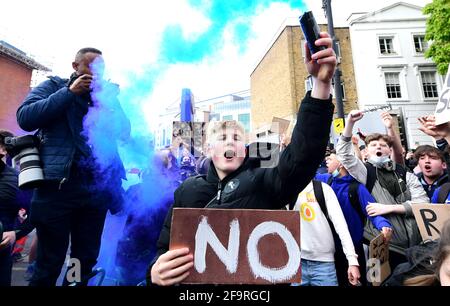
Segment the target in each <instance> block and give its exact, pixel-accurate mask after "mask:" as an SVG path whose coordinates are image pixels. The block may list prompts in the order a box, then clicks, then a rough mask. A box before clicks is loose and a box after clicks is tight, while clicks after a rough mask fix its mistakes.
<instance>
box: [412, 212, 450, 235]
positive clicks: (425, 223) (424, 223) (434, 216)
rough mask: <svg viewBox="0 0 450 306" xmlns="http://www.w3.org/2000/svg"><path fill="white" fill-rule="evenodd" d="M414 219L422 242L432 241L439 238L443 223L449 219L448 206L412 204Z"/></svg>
mask: <svg viewBox="0 0 450 306" xmlns="http://www.w3.org/2000/svg"><path fill="white" fill-rule="evenodd" d="M411 206H412V209H413V212H414V217H415V218H416V222H417V226H418V227H419V231H420V234H421V235H422V239H423V240H429V239H431V240H434V239H437V238H439V237H440V236H441V229H442V226H443V225H444V223H445V221H447V220H448V219H450V205H449V204H412V205H411Z"/></svg>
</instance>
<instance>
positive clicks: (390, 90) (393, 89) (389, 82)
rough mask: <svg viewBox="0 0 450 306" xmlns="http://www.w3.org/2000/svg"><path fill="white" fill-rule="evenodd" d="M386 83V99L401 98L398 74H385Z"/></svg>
mask: <svg viewBox="0 0 450 306" xmlns="http://www.w3.org/2000/svg"><path fill="white" fill-rule="evenodd" d="M384 79H385V82H386V93H387V97H388V99H399V98H401V97H402V92H401V89H400V73H399V72H386V73H385V74H384Z"/></svg>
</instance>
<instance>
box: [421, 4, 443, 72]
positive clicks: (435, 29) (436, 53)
mask: <svg viewBox="0 0 450 306" xmlns="http://www.w3.org/2000/svg"><path fill="white" fill-rule="evenodd" d="M423 13H424V14H425V15H429V16H428V19H427V28H426V34H425V39H426V40H428V41H432V43H431V45H430V48H429V49H428V50H427V51H426V52H425V57H427V58H431V59H432V60H433V61H434V62H435V63H436V65H437V70H438V72H439V74H442V75H445V74H446V73H447V69H448V65H449V63H450V0H433V2H431V3H429V4H427V5H426V6H425V7H424V9H423Z"/></svg>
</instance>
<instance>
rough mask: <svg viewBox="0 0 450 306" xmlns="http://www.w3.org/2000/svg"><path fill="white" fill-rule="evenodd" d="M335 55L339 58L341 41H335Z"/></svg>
mask: <svg viewBox="0 0 450 306" xmlns="http://www.w3.org/2000/svg"><path fill="white" fill-rule="evenodd" d="M336 57H337V58H338V59H340V58H341V43H340V42H339V41H336Z"/></svg>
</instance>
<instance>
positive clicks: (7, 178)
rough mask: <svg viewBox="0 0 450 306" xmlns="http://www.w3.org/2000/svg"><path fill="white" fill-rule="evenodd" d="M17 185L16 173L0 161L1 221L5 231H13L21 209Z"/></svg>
mask: <svg viewBox="0 0 450 306" xmlns="http://www.w3.org/2000/svg"><path fill="white" fill-rule="evenodd" d="M17 184H18V182H17V173H16V171H14V169H12V168H11V167H9V166H7V165H6V164H5V163H4V162H3V161H2V160H0V221H1V222H2V223H3V227H4V231H11V230H13V228H14V220H15V218H16V217H17V213H18V211H19V209H20V207H19V203H18V202H17V194H18V192H19V187H18V186H17ZM0 238H1V237H0Z"/></svg>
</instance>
